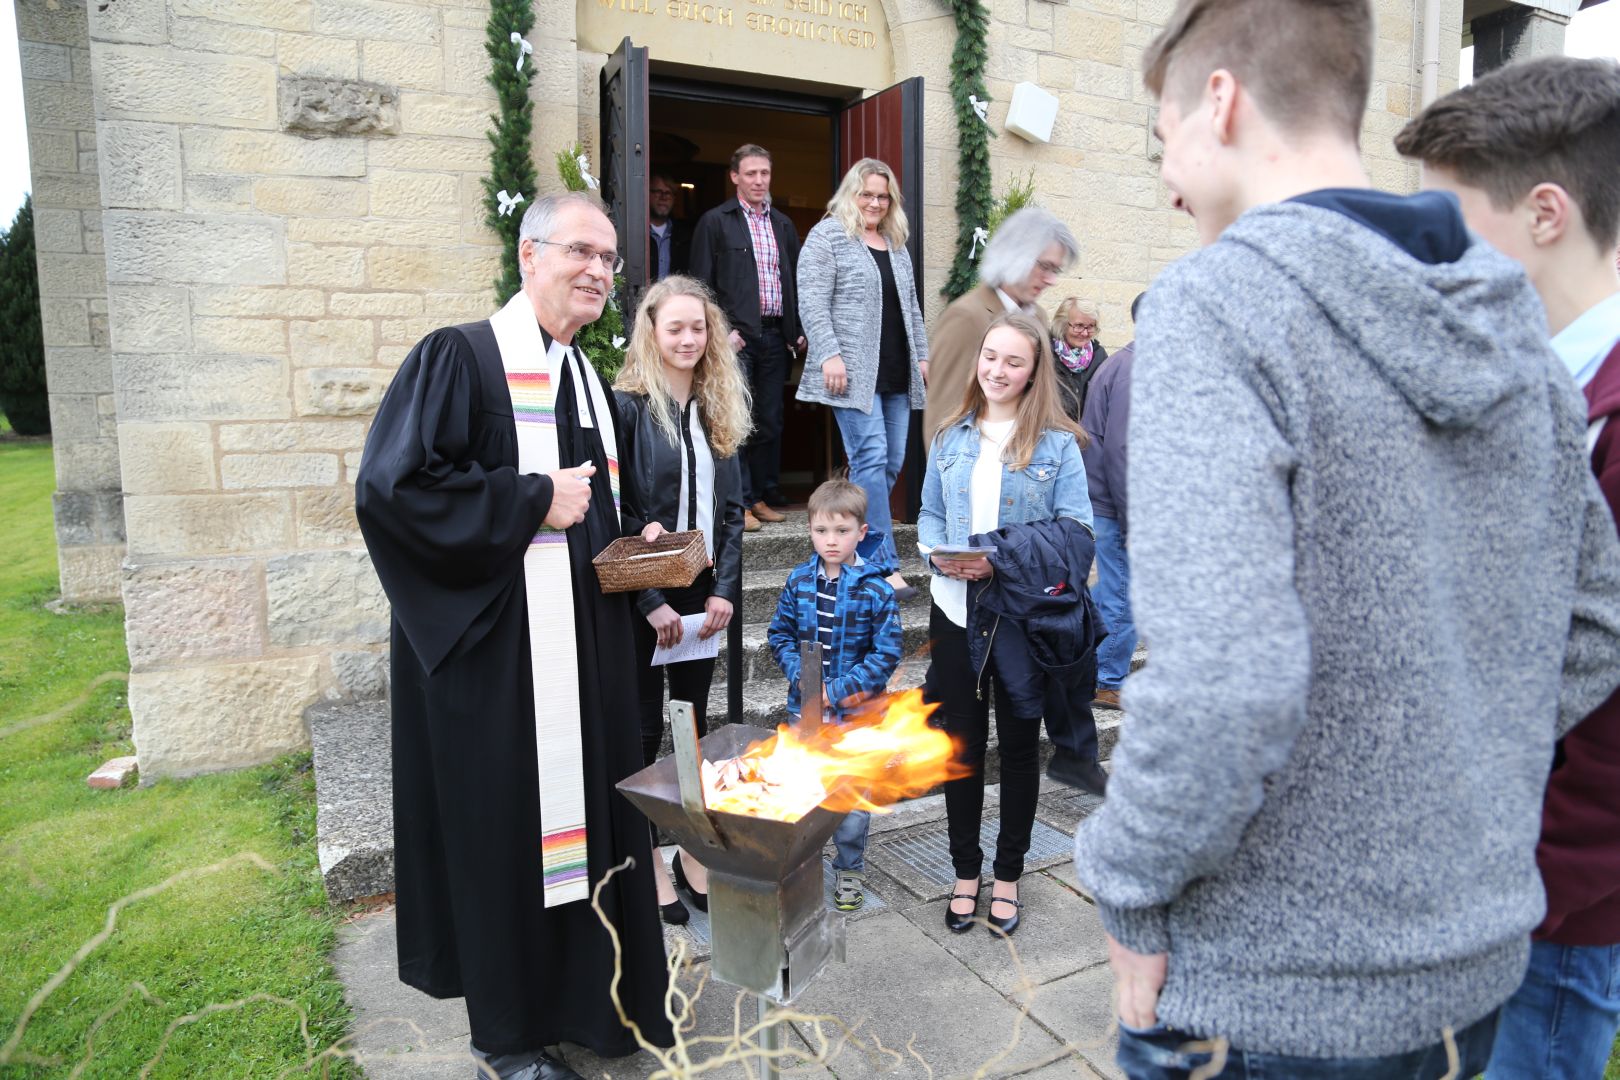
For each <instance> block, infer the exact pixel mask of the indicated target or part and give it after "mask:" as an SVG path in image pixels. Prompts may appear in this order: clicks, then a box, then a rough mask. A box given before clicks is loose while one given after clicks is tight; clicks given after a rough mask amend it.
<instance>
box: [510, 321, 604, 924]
mask: <svg viewBox="0 0 1620 1080" xmlns="http://www.w3.org/2000/svg"><path fill="white" fill-rule="evenodd" d="M489 322H490V325H491V326H492V327H493V328H494V330H495V344H496V345H497V346H498V347H499V348H500V350H501V365H502V367H504V368H505V369H506V386H507V390H508V391H509V392H510V393H511V396H512V417H513V420H514V422H515V423H516V426H517V445H518V471H519V472H524V473H549V472H554V471H556V470H557V469H558V468H559V467H560V466H559V464H558V460H559V459H558V453H557V415H556V407H555V406H556V392H557V387H559V386H561V385H562V376H563V369H564V366H565V365H568V364H570V363H572V364H573V367H574V392H575V405H576V410H575V415H577V416H578V418H579V423H580V425H581V426H582V427H592V426H594V425H593V424H592V422H591V416H592V413H593V409H592V407H591V406H592V405H594V406H595V409H594V414H595V415H596V416H598V417H605V416H612V415H613V413H612V412H610V411H609V408H608V403H607V391H606V389H605V388H604V387H603V385H602V380H601V379H600V378H599V377H598V376H597V375H596V373H595V372H594V371H592V370H591V368H590V365H589V364H587V363H585V358H584V357H583V356H581V355H580V354H579V350H578V349H577V348H574V347H571V346H565V345H559V344H558V343H557V342H555V341H553V342H552V343H551V347H550V349H549V350H548V349H547V347H546V339H545V338H544V337H543V336H542V335H541V333H540V324H539V323H538V322H537V321H536V319H535V314H534V307H533V306H532V305H531V304H530V302H529V298H528V297H527V296H526V295H525V294H524V293H522V292H519V293H518V294H517V295H516V296H514V297H512V299H511V300H510V301H509V302H508V303H507V305H506V306H505V307H503V308H502V309H501V310H500V311H498V312H496V313H495V314H494V315H493V316H492V317H491V318H490V320H489ZM587 395H588V397H587ZM600 434H601V437H602V445H603V447H604V449H605V450H606V451H607V458H608V460H607V461H598V462H596V467H597V468H598V469H606V470H607V475H608V480H609V482H610V486H611V489H612V492H613V507H614V511H615V516H617V511H618V508H619V448H618V444H617V440H616V438H615V432H614V430H613V426H612V424H611V423H610V424H608V425H606V426H604V427H603V428H602V429H601V431H600ZM523 579H524V588H525V591H526V593H527V597H528V615H529V656H530V664H531V667H532V670H533V675H534V738H535V750H536V757H537V759H538V761H539V765H540V776H539V781H540V825H541V837H540V863H541V870H542V873H543V875H544V880H545V904H546V907H548V908H549V907H557V906H558V905H560V904H567V903H571V902H573V901H575V900H584V899H585V898H586V897H587V896H589V895H590V880H589V875H588V873H587V870H586V848H585V760H584V753H583V751H582V749H581V745H580V726H581V717H580V710H579V678H578V671H579V667H578V664H579V656H578V651H577V645H576V643H575V640H574V589H573V583H572V580H571V578H570V576H569V563H568V538H567V534H566V532H559V531H558V530H556V529H553V528H551V527H550V526H547V525H541V526H540V531H539V532H538V533H536V534H535V536H534V539H533V540H531V541H530V542H529V550H528V552H527V553H526V554H525V555H524V556H523ZM542 687H543V688H544V692H542Z"/></svg>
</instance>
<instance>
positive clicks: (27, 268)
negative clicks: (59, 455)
mask: <svg viewBox="0 0 1620 1080" xmlns="http://www.w3.org/2000/svg"><path fill="white" fill-rule="evenodd" d="M0 328H3V329H0V412H4V413H5V414H6V419H8V420H10V421H11V427H12V429H13V430H14V431H16V432H17V434H19V435H46V434H49V433H50V430H51V410H50V399H49V398H48V397H47V396H46V393H45V344H44V340H43V336H42V333H41V328H40V317H39V270H38V267H37V265H36V264H35V262H34V200H33V197H32V196H29V197H27V198H25V199H24V200H23V204H22V209H21V210H18V211H17V217H16V219H15V220H14V221H12V223H11V229H10V230H9V231H7V232H6V233H4V234H0Z"/></svg>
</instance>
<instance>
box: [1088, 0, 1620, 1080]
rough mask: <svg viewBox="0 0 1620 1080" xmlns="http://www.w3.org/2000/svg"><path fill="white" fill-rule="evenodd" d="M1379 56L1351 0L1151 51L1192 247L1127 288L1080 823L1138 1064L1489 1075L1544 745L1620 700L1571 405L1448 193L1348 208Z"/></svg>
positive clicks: (1359, 3)
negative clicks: (1105, 626) (1124, 375)
mask: <svg viewBox="0 0 1620 1080" xmlns="http://www.w3.org/2000/svg"><path fill="white" fill-rule="evenodd" d="M1373 55H1374V49H1373V29H1372V12H1371V9H1370V6H1369V4H1368V2H1367V0H1181V2H1180V4H1179V5H1178V7H1177V9H1176V11H1175V13H1174V14H1173V15H1172V17H1171V19H1170V21H1169V24H1168V25H1167V26H1166V28H1165V30H1164V32H1163V33H1162V34H1161V35H1160V37H1159V38H1158V39H1157V40H1156V41H1155V42H1154V43H1153V45H1152V46H1151V47H1150V48H1149V50H1148V52H1147V53H1146V55H1145V57H1144V66H1145V69H1146V82H1147V85H1148V88H1149V89H1150V90H1151V91H1152V92H1153V93H1154V94H1156V95H1158V96H1159V98H1160V109H1161V111H1160V114H1159V119H1158V131H1159V134H1160V136H1161V138H1162V139H1163V142H1164V157H1163V165H1162V169H1163V174H1164V179H1165V182H1166V183H1167V185H1168V186H1169V187H1170V189H1171V191H1172V193H1173V194H1174V196H1175V199H1176V201H1177V205H1179V206H1181V207H1183V208H1185V209H1186V210H1187V211H1188V212H1189V213H1191V214H1192V215H1193V217H1194V218H1195V220H1196V223H1197V228H1198V232H1199V237H1200V240H1201V241H1202V242H1203V243H1204V244H1205V245H1206V246H1205V247H1204V248H1203V250H1201V251H1199V252H1197V253H1195V254H1193V255H1191V256H1188V257H1187V258H1185V259H1182V260H1181V261H1180V262H1178V263H1176V264H1175V265H1173V266H1172V267H1170V268H1169V269H1168V270H1166V271H1165V272H1164V274H1163V275H1162V276H1161V277H1160V278H1159V280H1158V282H1157V283H1155V285H1154V287H1153V289H1152V290H1151V291H1150V292H1149V293H1148V297H1147V300H1146V301H1145V302H1144V304H1143V310H1142V320H1141V323H1140V325H1139V333H1138V339H1137V351H1136V367H1135V371H1134V378H1133V383H1132V388H1131V395H1132V396H1131V425H1130V447H1131V460H1130V474H1129V481H1128V483H1129V492H1130V503H1131V536H1130V558H1131V573H1132V578H1133V580H1132V589H1133V593H1134V595H1133V597H1132V601H1133V604H1134V605H1135V614H1136V620H1137V625H1138V627H1139V628H1140V630H1141V632H1142V635H1143V637H1144V638H1146V639H1147V641H1148V642H1149V645H1150V648H1151V650H1152V659H1151V661H1150V662H1149V664H1148V665H1147V667H1146V668H1144V669H1143V670H1142V671H1141V672H1140V673H1139V674H1137V675H1136V676H1133V677H1132V678H1131V679H1129V680H1128V681H1127V682H1126V684H1125V688H1124V692H1123V696H1122V705H1123V708H1124V710H1125V713H1126V716H1127V720H1126V724H1125V728H1124V734H1123V738H1122V740H1121V743H1120V746H1119V750H1118V751H1117V753H1116V755H1115V758H1114V762H1115V769H1114V774H1113V777H1112V779H1111V780H1110V782H1109V786H1108V799H1107V801H1106V803H1105V804H1104V805H1103V807H1102V808H1101V809H1100V810H1099V811H1098V812H1097V813H1096V814H1094V815H1093V816H1092V817H1091V818H1090V819H1088V820H1087V821H1085V822H1084V823H1082V825H1081V827H1080V830H1079V833H1078V835H1077V836H1076V839H1075V859H1076V868H1077V870H1078V873H1079V876H1080V880H1081V881H1082V882H1083V883H1084V884H1085V885H1086V886H1087V888H1089V889H1090V890H1091V892H1092V893H1093V894H1094V895H1095V897H1096V900H1097V906H1098V911H1099V913H1100V915H1101V917H1102V921H1103V925H1104V927H1105V928H1106V929H1107V931H1108V934H1109V938H1110V942H1109V948H1110V960H1111V962H1112V964H1113V967H1114V972H1115V978H1116V981H1117V984H1118V989H1119V1010H1120V1020H1121V1034H1120V1049H1119V1061H1120V1064H1121V1066H1122V1067H1123V1068H1124V1069H1125V1071H1126V1072H1127V1073H1128V1074H1130V1075H1131V1076H1133V1077H1137V1078H1140V1077H1161V1076H1162V1077H1172V1076H1185V1075H1187V1074H1188V1072H1190V1071H1191V1070H1193V1069H1195V1068H1197V1067H1198V1066H1200V1065H1206V1064H1208V1063H1209V1062H1210V1061H1211V1056H1212V1053H1213V1052H1214V1050H1215V1049H1216V1044H1217V1043H1218V1042H1222V1041H1224V1043H1225V1047H1224V1053H1225V1054H1226V1071H1221V1072H1219V1073H1218V1075H1222V1076H1228V1075H1239V1076H1241V1075H1256V1074H1257V1073H1258V1072H1264V1074H1265V1075H1279V1076H1298V1075H1322V1074H1326V1073H1327V1072H1328V1071H1329V1069H1331V1070H1332V1072H1331V1074H1332V1075H1333V1076H1335V1077H1361V1076H1367V1077H1372V1076H1407V1077H1439V1076H1442V1075H1444V1074H1445V1073H1446V1071H1447V1054H1448V1051H1450V1052H1455V1053H1456V1054H1457V1055H1458V1058H1459V1064H1460V1069H1461V1071H1460V1074H1458V1075H1462V1076H1472V1075H1475V1074H1477V1073H1478V1072H1480V1071H1481V1070H1482V1069H1483V1068H1484V1066H1485V1061H1486V1058H1487V1056H1488V1055H1489V1051H1490V1046H1491V1039H1492V1035H1493V1033H1494V1028H1495V1022H1496V1012H1497V1009H1498V1007H1499V1006H1500V1005H1501V1004H1502V1002H1503V1001H1505V1000H1506V999H1507V998H1508V996H1509V995H1511V994H1512V993H1513V991H1514V989H1515V988H1516V987H1517V986H1518V983H1519V981H1520V979H1521V977H1522V976H1523V973H1524V969H1525V964H1526V959H1527V956H1528V947H1529V933H1530V930H1531V928H1533V927H1534V926H1535V925H1536V924H1537V923H1538V922H1539V921H1540V920H1541V917H1542V912H1543V907H1544V898H1543V893H1542V888H1541V882H1540V879H1539V877H1538V875H1537V871H1536V862H1535V848H1536V838H1537V833H1538V829H1539V824H1540V810H1541V797H1542V791H1543V788H1544V786H1545V784H1546V780H1547V772H1548V766H1549V763H1550V761H1551V758H1552V747H1553V741H1554V739H1555V738H1556V737H1557V736H1558V735H1559V734H1561V733H1562V732H1563V731H1565V730H1567V728H1568V727H1569V726H1570V725H1572V724H1574V723H1575V722H1576V721H1577V720H1579V719H1581V718H1582V717H1583V716H1585V715H1586V713H1588V712H1589V711H1591V709H1593V708H1594V707H1595V706H1597V705H1598V704H1599V703H1600V702H1602V701H1603V700H1604V698H1606V697H1607V696H1608V694H1609V692H1610V691H1611V690H1612V689H1613V688H1614V687H1615V685H1616V684H1617V683H1620V551H1617V549H1616V548H1617V545H1616V539H1615V527H1614V524H1613V522H1612V519H1611V518H1610V516H1609V511H1608V508H1607V506H1606V505H1605V504H1604V502H1603V501H1602V498H1601V496H1600V495H1599V492H1598V490H1597V487H1596V485H1595V483H1594V482H1593V480H1592V478H1591V476H1590V472H1589V469H1588V467H1587V464H1586V461H1585V459H1584V453H1583V449H1584V448H1583V438H1584V432H1585V423H1584V420H1585V412H1584V409H1583V408H1582V407H1581V405H1580V404H1579V402H1578V399H1577V397H1576V395H1575V392H1574V388H1573V386H1572V385H1571V383H1570V379H1569V375H1568V373H1567V372H1566V371H1564V370H1563V368H1562V366H1561V365H1560V364H1559V362H1558V361H1557V359H1556V358H1555V357H1554V356H1553V355H1552V353H1551V352H1550V351H1549V350H1548V348H1547V345H1546V338H1547V331H1546V325H1545V321H1544V317H1543V314H1542V310H1541V307H1540V304H1539V302H1538V300H1537V298H1536V295H1535V293H1534V292H1533V291H1532V290H1531V288H1530V286H1529V284H1528V282H1527V281H1526V280H1525V278H1524V275H1523V274H1522V272H1521V271H1520V270H1519V269H1518V268H1517V267H1516V266H1515V265H1514V264H1513V263H1511V262H1509V261H1508V260H1507V259H1505V258H1504V257H1502V256H1501V255H1499V254H1497V253H1496V252H1494V251H1492V250H1491V249H1490V248H1488V247H1487V246H1485V245H1484V244H1482V243H1479V242H1478V241H1476V240H1474V239H1472V238H1471V237H1470V236H1469V235H1468V233H1467V232H1466V230H1465V229H1464V227H1463V224H1462V220H1461V217H1460V216H1459V214H1458V211H1457V206H1456V202H1455V200H1454V199H1452V198H1451V197H1449V196H1446V195H1443V194H1439V193H1427V194H1421V195H1417V196H1411V197H1404V198H1403V197H1397V196H1393V195H1387V194H1383V193H1379V192H1375V191H1373V190H1371V189H1370V188H1369V185H1368V180H1367V176H1366V174H1365V172H1364V171H1363V167H1362V164H1361V160H1360V156H1359V153H1358V147H1357V139H1358V133H1359V130H1360V125H1361V118H1362V113H1363V110H1364V108H1365V103H1366V99H1367V94H1368V89H1369V86H1370V82H1371V73H1372V67H1373ZM1199 524H1201V525H1202V526H1203V527H1202V528H1199V527H1196V526H1197V525H1199ZM1189 526H1194V527H1189ZM1245 1070H1249V1071H1247V1072H1246V1071H1245Z"/></svg>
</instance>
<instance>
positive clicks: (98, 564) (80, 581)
mask: <svg viewBox="0 0 1620 1080" xmlns="http://www.w3.org/2000/svg"><path fill="white" fill-rule="evenodd" d="M56 562H57V566H58V570H59V573H58V578H57V580H58V581H59V582H60V584H61V589H62V599H63V600H64V601H65V602H67V603H69V604H107V603H117V602H118V600H119V599H120V597H119V593H118V578H119V575H120V573H121V572H122V570H121V567H122V566H123V562H124V545H123V544H106V545H102V546H98V547H77V548H60V549H58V551H57V553H56Z"/></svg>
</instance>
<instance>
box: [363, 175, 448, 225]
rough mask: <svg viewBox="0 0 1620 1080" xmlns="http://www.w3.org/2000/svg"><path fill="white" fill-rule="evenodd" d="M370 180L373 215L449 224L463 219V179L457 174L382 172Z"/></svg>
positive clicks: (372, 176)
mask: <svg viewBox="0 0 1620 1080" xmlns="http://www.w3.org/2000/svg"><path fill="white" fill-rule="evenodd" d="M370 179H371V212H372V214H374V215H375V216H377V217H385V218H408V219H410V220H412V221H424V220H433V219H437V220H446V221H448V220H455V219H456V218H457V217H459V215H460V177H459V176H457V175H455V174H453V173H427V172H396V171H394V170H391V169H379V170H376V171H374V172H373V173H372V174H371V178H370Z"/></svg>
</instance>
